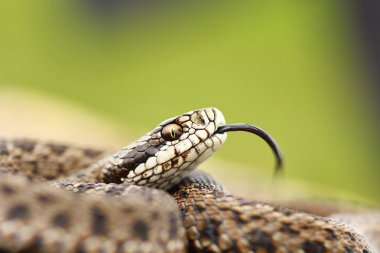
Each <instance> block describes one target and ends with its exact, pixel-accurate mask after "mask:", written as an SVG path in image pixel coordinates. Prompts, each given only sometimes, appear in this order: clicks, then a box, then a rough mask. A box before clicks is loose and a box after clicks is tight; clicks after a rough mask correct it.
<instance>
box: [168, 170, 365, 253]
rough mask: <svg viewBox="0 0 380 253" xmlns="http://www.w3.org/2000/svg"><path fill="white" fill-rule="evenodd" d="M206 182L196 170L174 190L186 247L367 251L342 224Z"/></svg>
mask: <svg viewBox="0 0 380 253" xmlns="http://www.w3.org/2000/svg"><path fill="white" fill-rule="evenodd" d="M209 182H210V179H209V176H208V175H206V174H203V173H197V174H195V173H194V174H193V175H191V176H189V177H188V178H186V179H185V180H184V181H183V182H181V183H180V184H179V186H178V187H176V188H174V189H172V195H173V197H174V198H175V199H176V201H177V203H178V206H179V208H180V210H181V213H182V218H183V223H184V226H185V228H186V231H187V236H188V239H189V252H215V253H216V252H231V253H232V252H260V253H264V252H268V253H280V252H281V253H285V252H288V253H291V252H307V253H332V252H361V253H369V252H370V250H369V249H368V247H367V246H366V243H365V242H364V241H363V240H362V239H361V237H360V236H359V235H358V234H356V233H355V232H354V231H352V230H351V229H350V228H349V227H347V226H345V225H342V224H338V223H337V222H334V221H332V220H329V219H326V218H322V217H319V216H314V215H311V214H307V213H303V212H297V211H294V210H290V209H286V208H281V207H276V206H273V205H268V204H264V203H258V202H254V201H248V200H245V199H242V198H238V197H235V196H232V195H229V194H226V193H224V192H223V190H222V189H220V188H219V187H215V186H213V184H210V183H209Z"/></svg>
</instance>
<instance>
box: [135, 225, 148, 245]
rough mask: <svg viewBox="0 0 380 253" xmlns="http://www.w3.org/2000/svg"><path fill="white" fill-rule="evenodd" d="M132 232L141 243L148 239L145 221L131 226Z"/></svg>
mask: <svg viewBox="0 0 380 253" xmlns="http://www.w3.org/2000/svg"><path fill="white" fill-rule="evenodd" d="M133 231H134V232H135V234H136V236H137V237H139V238H140V239H141V240H142V241H146V240H147V239H148V233H149V226H148V224H147V223H146V222H145V221H142V220H137V221H136V222H135V223H134V224H133Z"/></svg>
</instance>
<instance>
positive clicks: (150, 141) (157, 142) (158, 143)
mask: <svg viewBox="0 0 380 253" xmlns="http://www.w3.org/2000/svg"><path fill="white" fill-rule="evenodd" d="M149 144H150V145H151V146H158V145H160V144H161V142H160V140H159V139H151V140H149Z"/></svg>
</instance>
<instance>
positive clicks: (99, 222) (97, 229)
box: [91, 207, 107, 235]
mask: <svg viewBox="0 0 380 253" xmlns="http://www.w3.org/2000/svg"><path fill="white" fill-rule="evenodd" d="M91 212H92V232H93V234H94V235H106V234H107V216H106V215H105V214H104V212H103V211H102V210H101V209H100V208H98V207H93V209H92V210H91Z"/></svg>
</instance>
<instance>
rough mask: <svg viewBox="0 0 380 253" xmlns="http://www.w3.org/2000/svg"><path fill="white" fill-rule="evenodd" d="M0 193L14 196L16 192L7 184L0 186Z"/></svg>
mask: <svg viewBox="0 0 380 253" xmlns="http://www.w3.org/2000/svg"><path fill="white" fill-rule="evenodd" d="M0 191H1V192H2V193H3V194H4V195H12V194H14V193H15V192H16V190H15V189H14V188H12V187H11V186H9V185H7V184H2V185H0Z"/></svg>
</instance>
